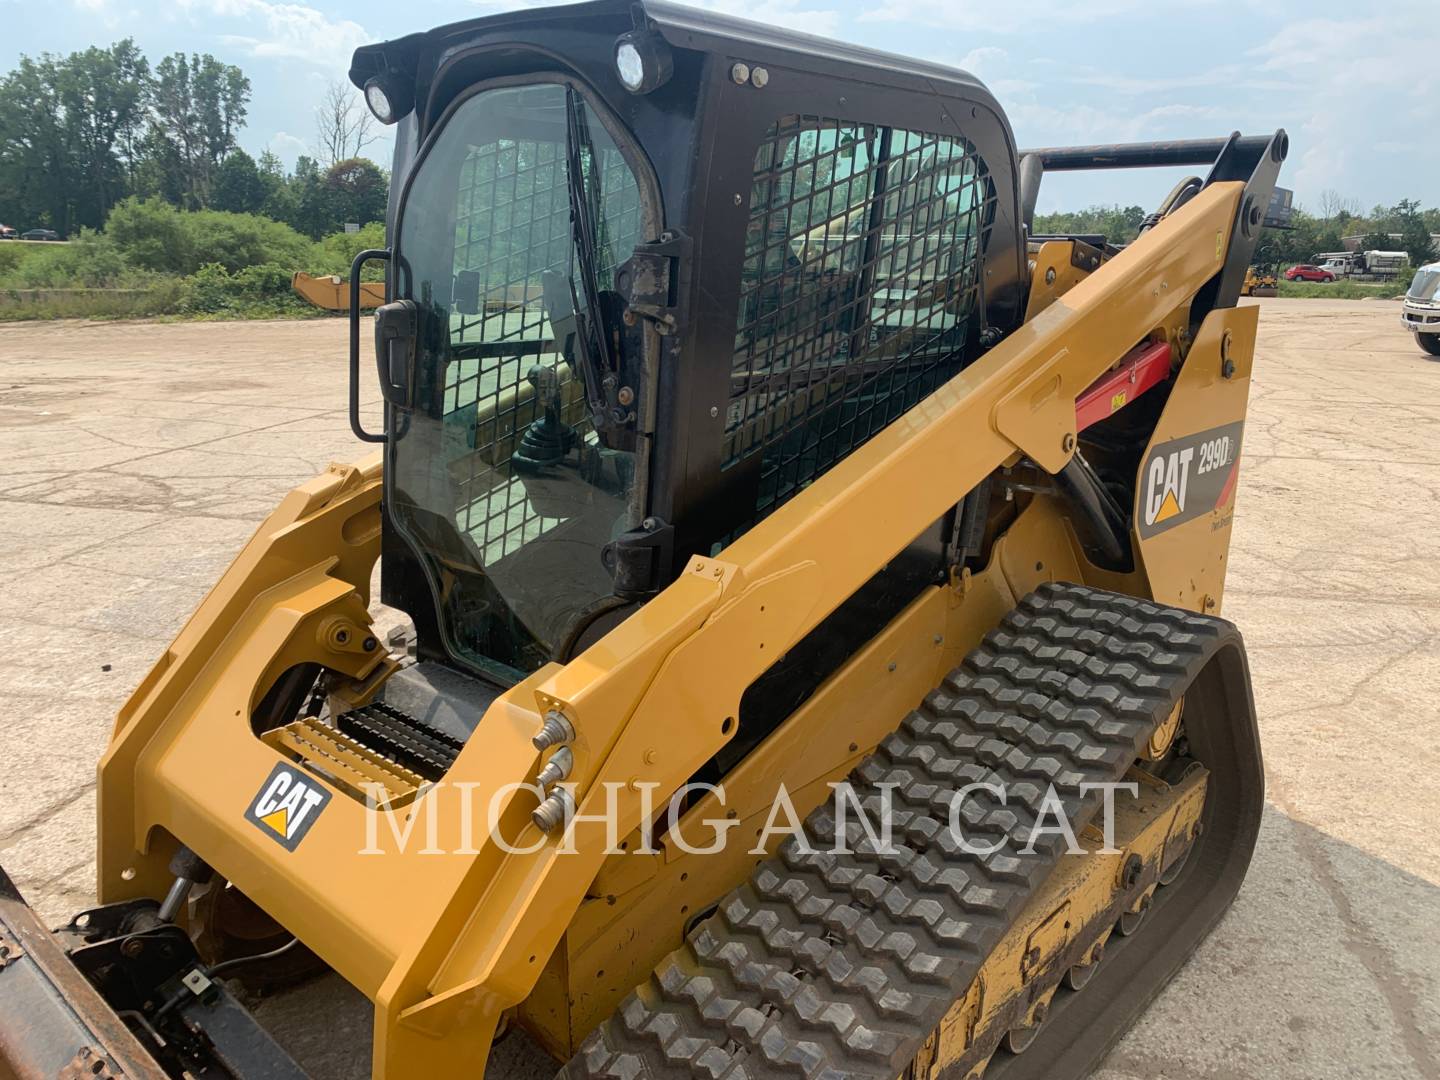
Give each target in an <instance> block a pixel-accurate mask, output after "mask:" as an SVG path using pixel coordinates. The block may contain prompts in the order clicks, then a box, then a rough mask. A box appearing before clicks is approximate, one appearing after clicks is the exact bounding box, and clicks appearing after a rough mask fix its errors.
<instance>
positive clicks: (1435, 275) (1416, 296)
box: [1406, 268, 1440, 300]
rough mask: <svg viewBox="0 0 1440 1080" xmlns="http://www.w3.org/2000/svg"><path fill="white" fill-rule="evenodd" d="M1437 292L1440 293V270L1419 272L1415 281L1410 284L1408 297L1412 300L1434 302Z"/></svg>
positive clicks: (1416, 273)
mask: <svg viewBox="0 0 1440 1080" xmlns="http://www.w3.org/2000/svg"><path fill="white" fill-rule="evenodd" d="M1437 291H1440V268H1437V269H1435V270H1417V271H1416V272H1415V279H1414V280H1413V281H1411V282H1410V291H1409V293H1407V294H1406V295H1407V296H1409V297H1410V299H1411V300H1434V299H1435V293H1436V292H1437Z"/></svg>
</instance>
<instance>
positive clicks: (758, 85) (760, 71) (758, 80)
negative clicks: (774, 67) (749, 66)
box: [750, 67, 770, 90]
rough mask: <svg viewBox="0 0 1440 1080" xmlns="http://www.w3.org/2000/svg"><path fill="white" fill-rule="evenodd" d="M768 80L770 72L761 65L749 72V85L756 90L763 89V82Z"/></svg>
mask: <svg viewBox="0 0 1440 1080" xmlns="http://www.w3.org/2000/svg"><path fill="white" fill-rule="evenodd" d="M769 81H770V72H768V71H766V70H765V69H764V68H762V67H757V68H756V69H755V70H754V71H752V72H751V73H750V85H751V86H753V87H755V89H756V90H763V89H765V84H766V83H768V82H769Z"/></svg>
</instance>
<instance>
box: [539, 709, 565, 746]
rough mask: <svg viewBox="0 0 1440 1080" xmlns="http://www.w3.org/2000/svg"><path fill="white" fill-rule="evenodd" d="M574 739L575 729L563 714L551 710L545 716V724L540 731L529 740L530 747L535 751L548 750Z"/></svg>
mask: <svg viewBox="0 0 1440 1080" xmlns="http://www.w3.org/2000/svg"><path fill="white" fill-rule="evenodd" d="M574 739H575V729H574V727H572V726H571V724H570V721H569V720H567V719H566V718H565V714H564V713H562V712H558V711H556V710H555V709H551V710H550V711H549V712H547V713H546V714H545V723H543V724H542V725H541V726H540V730H539V731H538V732H536V734H535V737H534V738H533V739H531V740H530V745H531V746H533V747H535V749H536V750H548V749H550V747H552V746H559V745H560V744H561V743H568V742H573V741H574Z"/></svg>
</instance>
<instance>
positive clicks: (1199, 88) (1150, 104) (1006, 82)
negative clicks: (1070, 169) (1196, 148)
mask: <svg viewBox="0 0 1440 1080" xmlns="http://www.w3.org/2000/svg"><path fill="white" fill-rule="evenodd" d="M534 2H535V0H498V2H496V0H480V2H476V0H450V2H448V3H444V4H441V3H436V2H434V0H406V2H404V3H396V2H394V0H351V2H350V3H334V2H322V0H312V2H310V3H306V2H300V0H297V2H290V3H284V2H275V0H48V2H45V3H37V2H36V0H0V65H3V66H4V68H5V69H7V70H8V69H9V68H11V67H13V66H14V64H15V61H16V60H17V58H18V57H19V56H20V55H21V54H22V53H27V54H31V55H35V54H38V53H41V52H55V53H64V52H71V51H74V50H76V49H82V48H85V47H87V46H89V45H108V44H110V43H111V42H113V41H116V40H118V39H120V38H123V37H127V36H128V37H133V38H134V39H135V41H136V42H137V44H139V46H140V47H141V49H143V50H144V51H145V53H146V54H147V55H148V56H149V57H150V58H151V61H152V63H153V62H154V61H156V60H158V59H159V58H160V57H161V56H163V55H165V54H167V53H170V52H175V51H178V50H183V51H186V52H209V53H212V54H214V55H215V56H217V57H219V58H221V59H222V60H225V61H227V62H229V63H233V64H238V65H239V66H240V67H241V68H243V69H244V71H245V73H246V74H247V75H248V76H249V77H250V81H251V84H252V88H253V90H252V98H251V103H250V110H249V118H248V122H247V126H246V128H245V130H244V132H243V133H242V135H241V138H240V142H241V145H242V146H243V147H244V148H245V149H246V150H247V151H249V152H250V153H252V154H256V155H258V154H259V153H260V152H261V151H263V150H265V149H270V150H273V151H274V152H275V153H277V154H278V155H279V156H280V157H281V159H283V160H284V161H285V162H286V164H287V165H293V163H294V160H295V158H296V157H297V156H298V155H299V154H302V153H306V152H308V148H309V146H310V145H311V144H312V143H313V141H314V138H315V123H314V105H315V102H316V101H317V100H318V99H319V97H320V95H321V94H323V93H324V91H325V88H326V86H327V85H328V83H329V82H331V81H332V80H343V79H344V77H345V72H346V70H347V68H348V66H349V58H350V54H351V52H352V51H353V50H354V48H355V47H356V46H357V45H361V44H364V43H366V42H369V41H379V40H384V39H386V38H393V37H399V36H401V35H404V34H407V33H411V32H414V31H416V30H422V29H428V28H430V27H433V26H438V25H443V24H444V23H447V22H455V21H459V20H462V19H468V18H473V17H475V16H477V15H483V14H487V13H491V12H495V11H500V10H506V9H508V8H514V7H519V6H531V5H533V3H534ZM690 2H692V3H695V2H696V0H690ZM696 6H702V7H710V8H714V9H717V10H723V11H726V12H728V13H730V14H734V15H739V16H742V17H745V18H753V19H757V20H760V21H770V22H774V23H779V24H782V25H785V26H788V27H791V28H794V29H799V30H804V31H806V32H808V33H816V34H821V35H824V36H827V37H835V38H840V39H842V40H846V41H851V42H856V43H860V44H864V45H869V46H872V47H875V48H880V49H884V50H887V51H890V52H897V53H904V54H908V55H913V56H919V57H921V58H924V59H927V60H932V61H936V62H939V63H943V64H949V65H952V66H955V67H959V68H963V69H965V70H967V71H969V72H971V73H972V74H974V75H977V76H979V77H980V78H981V79H982V80H983V81H984V82H985V83H986V84H987V85H988V86H989V87H990V89H991V90H992V91H993V92H994V94H995V95H996V97H997V98H998V99H999V101H1000V103H1001V105H1002V106H1003V107H1004V109H1005V111H1006V113H1007V114H1008V115H1009V117H1010V122H1011V125H1012V127H1013V128H1014V129H1015V135H1016V139H1017V140H1018V142H1019V144H1020V146H1022V147H1027V146H1055V145H1065V144H1077V143H1094V142H1119V141H1127V140H1136V139H1175V138H1201V137H1213V136H1220V135H1225V134H1228V133H1229V132H1230V131H1232V130H1235V129H1239V130H1241V131H1243V132H1245V133H1246V134H1265V133H1269V132H1271V131H1273V130H1274V129H1276V128H1277V127H1284V128H1285V129H1287V131H1288V132H1289V133H1290V140H1291V156H1290V160H1289V161H1288V162H1287V163H1286V165H1285V168H1284V170H1283V171H1282V173H1281V178H1280V183H1281V184H1282V185H1283V186H1286V187H1290V188H1293V189H1294V190H1295V193H1296V200H1297V202H1298V203H1299V204H1300V205H1302V206H1304V207H1306V208H1308V209H1311V210H1316V209H1318V208H1319V204H1320V201H1321V193H1322V192H1324V191H1327V190H1329V191H1333V192H1337V193H1338V194H1339V195H1341V196H1342V197H1344V198H1346V199H1350V200H1353V201H1354V202H1355V203H1356V204H1358V205H1359V206H1360V207H1361V208H1363V209H1365V210H1368V209H1369V208H1370V207H1372V206H1374V205H1376V204H1381V203H1383V204H1386V205H1389V204H1393V203H1395V202H1396V201H1398V200H1399V199H1402V198H1414V199H1419V200H1420V201H1421V202H1422V203H1423V204H1424V205H1425V206H1435V205H1440V137H1437V136H1440V62H1437V58H1440V0H1346V2H1339V0H1269V2H1265V3H1249V2H1243V3H1242V2H1239V0H1228V2H1227V0H1183V2H1173V0H1000V2H996V0H699V3H697V4H696ZM389 152H390V150H389V145H388V141H382V142H380V143H377V144H376V145H374V146H372V147H370V148H368V149H367V151H366V153H367V154H368V155H369V156H371V157H374V158H375V159H376V160H379V161H381V162H382V164H386V165H388V164H389ZM1188 171H1192V170H1176V171H1170V170H1130V171H1126V172H1118V173H1115V172H1112V173H1104V174H1088V175H1087V174H1064V175H1061V174H1055V175H1052V176H1050V177H1047V178H1046V180H1045V182H1044V184H1043V185H1042V187H1041V193H1040V206H1039V208H1040V210H1041V211H1042V212H1046V211H1051V210H1059V209H1078V208H1081V207H1084V206H1088V205H1091V204H1096V203H1100V204H1106V205H1109V204H1121V205H1131V204H1139V205H1142V206H1144V207H1146V208H1147V209H1149V208H1152V207H1153V206H1154V205H1155V204H1156V203H1158V202H1159V200H1160V199H1161V198H1163V196H1164V194H1165V192H1166V191H1167V190H1168V189H1169V186H1170V185H1171V184H1172V183H1173V182H1174V181H1175V180H1176V179H1178V177H1179V176H1181V175H1183V174H1184V173H1185V172H1188Z"/></svg>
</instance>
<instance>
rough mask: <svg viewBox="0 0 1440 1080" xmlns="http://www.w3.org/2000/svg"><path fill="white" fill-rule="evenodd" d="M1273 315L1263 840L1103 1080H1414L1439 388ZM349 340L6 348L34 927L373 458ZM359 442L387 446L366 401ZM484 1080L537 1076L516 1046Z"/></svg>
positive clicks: (317, 988)
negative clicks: (258, 600) (218, 636)
mask: <svg viewBox="0 0 1440 1080" xmlns="http://www.w3.org/2000/svg"><path fill="white" fill-rule="evenodd" d="M1260 303H1261V308H1262V312H1261V319H1260V340H1259V346H1258V351H1257V357H1256V363H1255V378H1254V385H1253V390H1252V400H1251V410H1250V417H1249V420H1248V423H1247V426H1246V432H1245V442H1244V450H1243V458H1242V471H1241V485H1240V492H1239V496H1238V503H1237V509H1238V511H1239V513H1238V516H1237V519H1236V525H1235V533H1234V543H1233V547H1232V552H1231V569H1230V578H1229V581H1228V584H1227V589H1226V597H1225V608H1224V612H1223V614H1224V615H1225V616H1226V617H1227V618H1230V619H1232V620H1234V621H1235V622H1236V623H1238V624H1239V626H1240V628H1241V630H1242V631H1243V633H1244V635H1245V639H1246V643H1247V645H1248V648H1249V654H1250V664H1251V670H1252V674H1253V676H1254V681H1255V695H1256V704H1257V708H1258V712H1259V716H1260V724H1261V731H1262V735H1263V737H1264V740H1265V752H1266V765H1267V773H1268V806H1267V811H1266V816H1265V822H1264V825H1263V828H1262V833H1261V838H1260V845H1259V848H1258V850H1257V852H1256V856H1255V862H1254V865H1253V867H1252V870H1251V873H1250V876H1249V878H1248V879H1247V881H1246V884H1245V887H1244V889H1243V890H1242V892H1241V894H1240V898H1239V900H1238V901H1237V903H1236V905H1235V907H1234V909H1233V910H1232V912H1231V913H1230V914H1229V916H1227V918H1226V919H1225V921H1224V922H1223V923H1222V925H1221V926H1220V927H1219V929H1218V930H1217V931H1216V932H1215V934H1214V935H1213V936H1212V937H1211V938H1210V939H1209V940H1208V941H1207V942H1206V944H1205V945H1204V946H1203V947H1202V948H1201V949H1200V951H1199V952H1198V953H1197V954H1196V956H1195V957H1194V959H1193V960H1192V961H1191V962H1190V964H1189V965H1188V966H1187V967H1185V968H1184V970H1182V971H1181V973H1180V974H1179V976H1178V977H1177V978H1176V980H1175V981H1174V982H1173V983H1172V984H1171V985H1170V987H1169V988H1168V989H1167V990H1166V991H1165V993H1164V994H1163V995H1161V997H1160V998H1159V999H1158V1000H1157V1001H1156V1002H1155V1003H1154V1005H1153V1006H1152V1007H1151V1008H1150V1009H1149V1011H1148V1012H1147V1013H1146V1014H1145V1015H1144V1016H1143V1017H1142V1018H1141V1020H1140V1022H1139V1023H1138V1024H1137V1025H1136V1027H1135V1028H1134V1030H1133V1031H1131V1032H1130V1034H1129V1035H1127V1036H1126V1037H1125V1039H1124V1040H1123V1041H1122V1042H1121V1043H1120V1044H1119V1045H1118V1046H1117V1047H1116V1049H1115V1051H1114V1052H1113V1053H1112V1054H1111V1056H1110V1058H1109V1060H1108V1061H1107V1063H1106V1065H1105V1067H1104V1068H1103V1069H1102V1070H1101V1072H1100V1073H1099V1074H1097V1075H1098V1076H1100V1077H1101V1078H1103V1080H1142V1078H1146V1080H1148V1078H1152V1077H1170V1078H1172V1080H1218V1078H1222V1077H1223V1078H1227V1080H1251V1078H1254V1080H1260V1078H1264V1080H1332V1078H1333V1080H1350V1078H1352V1077H1358V1076H1386V1077H1392V1078H1397V1080H1401V1078H1403V1080H1429V1078H1434V1077H1440V1061H1437V1056H1436V1049H1435V1048H1436V1047H1437V1046H1440V842H1437V841H1436V839H1435V831H1434V822H1435V821H1436V820H1440V785H1437V784H1435V783H1434V782H1433V779H1432V778H1433V777H1434V776H1436V775H1437V774H1440V749H1437V744H1440V740H1437V738H1436V735H1437V733H1440V573H1437V570H1440V529H1437V528H1436V522H1437V516H1436V509H1435V508H1436V505H1437V501H1440V360H1437V359H1435V358H1431V357H1428V356H1426V355H1425V354H1423V353H1421V352H1420V350H1419V348H1418V347H1417V346H1416V345H1415V344H1414V342H1413V341H1412V339H1411V337H1410V335H1409V334H1408V333H1406V332H1405V331H1404V330H1402V329H1401V328H1400V326H1399V306H1398V305H1397V304H1394V303H1391V302H1385V301H1369V302H1349V301H1322V300H1287V299H1267V300H1263V301H1261V302H1260ZM345 340H346V337H345V324H344V323H343V322H342V321H340V320H334V319H320V320H312V321H304V322H260V323H172V324H156V323H25V324H15V323H11V324H5V325H0V361H3V376H0V533H3V543H0V584H3V587H0V615H3V616H4V617H5V625H6V626H7V628H8V630H9V632H10V636H11V640H12V642H13V643H14V645H15V647H14V648H13V649H12V650H11V662H10V663H9V664H7V665H6V666H5V667H4V668H3V669H0V694H3V700H4V701H5V707H4V708H5V714H6V715H5V732H6V740H5V741H6V759H7V761H6V764H7V766H8V767H7V768H6V769H5V770H4V773H3V776H0V862H3V863H4V865H5V866H6V868H7V869H8V870H10V872H11V873H12V874H13V875H14V877H15V879H16V881H17V882H18V883H19V885H20V887H21V888H22V890H24V891H25V893H26V894H27V896H28V897H29V898H30V900H31V901H32V902H33V903H34V904H35V905H36V906H37V907H38V908H40V910H41V911H42V912H43V913H44V915H45V916H46V917H47V918H48V919H50V920H51V921H52V922H55V921H60V920H62V919H63V918H65V917H67V916H68V915H69V914H70V913H71V912H73V911H74V910H76V909H78V908H81V907H84V906H87V905H89V904H91V903H93V888H94V872H95V871H94V814H95V808H94V776H95V762H96V760H97V759H98V757H99V755H100V753H101V750H102V749H103V747H104V745H105V742H106V740H107V738H108V736H109V732H110V726H111V723H112V722H113V718H114V715H115V711H116V710H117V709H118V708H119V706H120V704H121V703H122V702H123V700H124V698H125V697H126V695H127V694H128V693H129V692H130V690H131V688H133V687H134V686H135V685H136V683H138V682H139V680H140V678H141V677H142V676H143V675H144V673H145V672H146V670H148V668H149V666H150V665H151V664H152V663H153V662H154V661H155V659H156V658H157V657H159V656H160V655H161V654H162V653H163V651H164V649H165V647H166V645H167V644H168V643H169V641H170V640H171V638H172V637H173V636H174V634H175V633H176V632H177V631H178V629H179V628H180V626H181V624H182V623H183V621H184V620H185V618H186V617H188V615H189V614H190V612H191V611H192V610H193V609H194V608H195V606H196V605H197V603H198V602H199V601H200V599H201V597H202V596H203V595H204V593H205V591H206V590H207V589H208V588H209V586H210V585H211V584H212V583H213V582H214V581H215V579H216V578H217V577H218V576H219V574H220V572H221V571H222V570H223V569H224V568H225V566H226V565H227V564H228V562H229V561H230V559H231V558H232V557H233V556H234V554H235V553H236V552H237V551H238V549H239V548H240V546H241V545H242V544H243V543H244V542H245V540H246V539H247V538H248V537H249V536H250V534H251V532H253V530H254V528H255V525H256V524H257V522H258V521H259V520H260V518H261V517H263V516H264V515H265V514H266V513H268V512H269V511H270V510H271V509H272V508H273V507H274V506H275V504H276V502H277V501H278V500H279V498H280V497H281V496H283V495H284V493H285V492H286V491H288V490H290V488H292V487H293V486H294V485H295V484H297V483H299V482H301V481H303V480H306V479H308V478H310V477H311V476H313V475H314V474H315V473H317V472H319V471H320V470H322V469H324V468H325V466H326V464H327V463H328V462H329V461H331V460H352V459H354V458H357V457H359V456H361V455H362V454H364V453H365V452H367V451H368V449H369V448H368V447H362V446H361V445H360V444H359V443H358V442H356V440H355V439H354V438H353V436H352V435H351V434H350V430H349V425H348V422H347V420H346V414H345V401H346V398H345V395H346V362H345ZM363 371H364V373H365V374H366V375H367V376H369V375H370V374H371V372H370V368H369V366H368V365H366V366H364V368H363ZM366 386H367V387H369V386H373V382H372V381H371V379H370V378H367V380H366ZM364 411H365V414H366V418H367V422H368V424H369V425H371V426H377V425H378V420H379V416H378V409H377V408H376V406H375V394H374V393H373V392H369V393H367V394H366V407H365V410H364ZM261 1012H262V1014H263V1015H264V1016H265V1017H266V1020H267V1022H268V1023H271V1024H272V1025H273V1027H274V1029H275V1030H276V1032H277V1034H278V1035H279V1036H280V1037H281V1039H282V1041H284V1042H285V1043H286V1044H287V1045H288V1046H290V1047H291V1049H292V1051H293V1052H294V1053H295V1054H296V1055H297V1056H298V1057H299V1058H300V1059H301V1060H302V1062H303V1063H304V1064H305V1065H306V1066H307V1067H308V1068H309V1069H311V1070H312V1072H313V1073H314V1074H315V1075H316V1076H317V1077H325V1078H332V1077H333V1078H339V1077H352V1076H359V1075H364V1074H365V1073H366V1072H368V1069H369V1064H368V1062H369V1054H370V1044H369V1018H368V1014H367V1010H366V1005H365V1002H364V1001H363V999H361V998H359V995H357V994H356V993H355V992H354V991H352V990H350V989H349V988H348V987H346V986H344V985H343V984H342V983H340V982H339V980H338V979H335V978H333V977H332V978H329V979H326V980H321V981H320V982H318V983H316V984H312V985H310V986H307V987H305V988H303V989H301V990H297V991H294V992H292V993H290V994H287V995H284V996H282V997H280V998H277V999H273V1000H272V1001H270V1002H268V1003H265V1004H264V1005H263V1006H262V1008H261ZM490 1072H491V1073H492V1075H494V1076H497V1077H513V1078H519V1077H526V1078H529V1077H538V1076H548V1075H550V1074H551V1072H553V1065H551V1064H550V1063H549V1061H548V1059H546V1058H545V1057H544V1056H543V1055H542V1054H541V1053H540V1052H539V1051H538V1050H536V1049H535V1048H534V1047H533V1045H532V1044H530V1043H529V1042H528V1041H527V1040H526V1038H525V1037H524V1036H523V1035H519V1034H517V1035H514V1036H512V1037H510V1038H507V1039H506V1040H504V1041H503V1042H502V1043H500V1044H499V1045H498V1046H497V1047H496V1050H495V1054H494V1057H493V1059H492V1061H491V1065H490Z"/></svg>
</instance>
